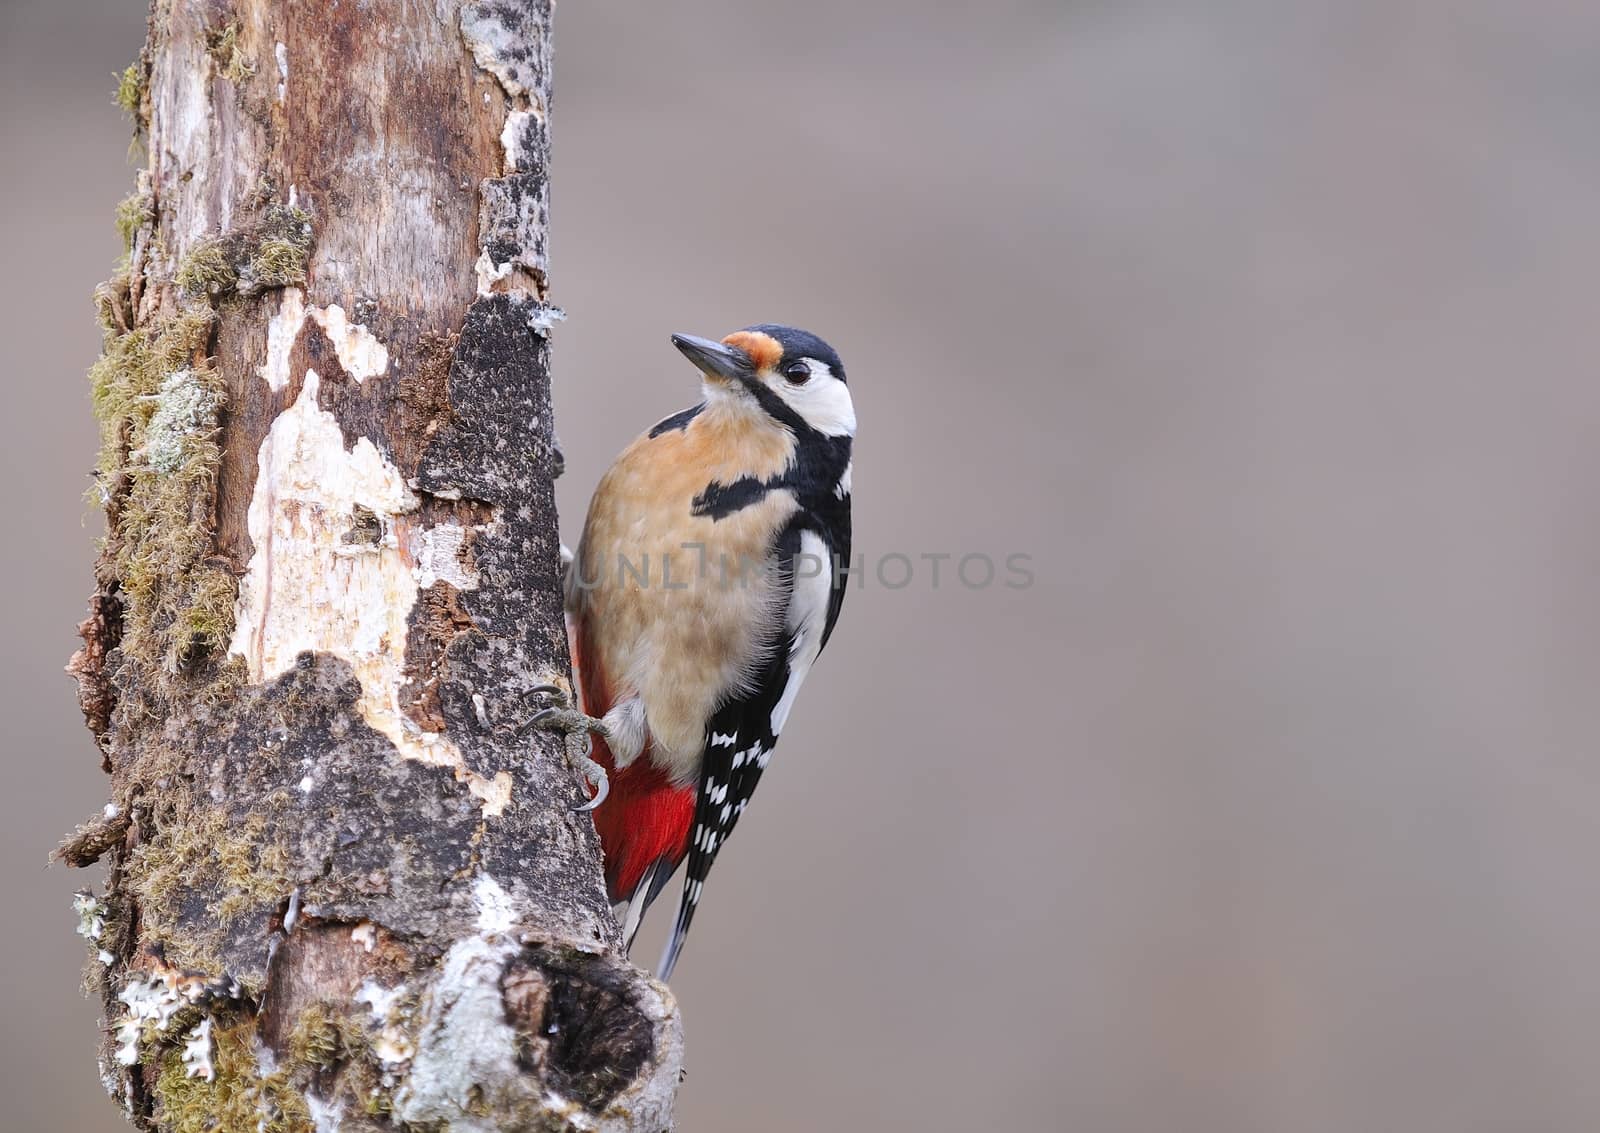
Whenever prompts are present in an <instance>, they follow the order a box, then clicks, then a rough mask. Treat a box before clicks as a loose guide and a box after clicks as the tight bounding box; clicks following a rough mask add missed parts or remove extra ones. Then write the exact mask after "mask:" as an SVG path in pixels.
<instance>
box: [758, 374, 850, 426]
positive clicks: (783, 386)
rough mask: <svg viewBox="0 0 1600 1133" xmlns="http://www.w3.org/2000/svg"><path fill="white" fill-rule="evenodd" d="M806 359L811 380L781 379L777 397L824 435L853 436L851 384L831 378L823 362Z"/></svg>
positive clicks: (831, 375) (832, 376)
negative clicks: (796, 382) (789, 381)
mask: <svg viewBox="0 0 1600 1133" xmlns="http://www.w3.org/2000/svg"><path fill="white" fill-rule="evenodd" d="M805 361H806V364H807V365H808V366H810V367H811V380H810V381H809V382H806V383H805V384H804V385H799V386H796V385H790V384H789V383H788V382H784V381H781V380H780V381H779V382H778V383H777V384H778V387H779V389H778V393H779V396H780V397H782V398H783V400H784V401H786V402H788V403H789V406H790V408H792V409H793V410H794V411H795V412H796V413H798V414H800V416H801V417H802V418H803V419H804V420H805V423H806V424H807V425H810V426H811V427H812V428H813V429H815V430H816V431H817V432H819V433H821V434H822V435H823V436H826V437H853V436H855V435H856V407H855V404H854V403H853V402H852V401H851V400H850V387H849V386H847V385H845V384H844V382H842V381H840V380H839V379H838V378H836V377H834V375H833V371H832V370H831V369H829V367H828V364H827V363H826V362H818V361H817V360H816V359H815V358H807V359H806V360H805Z"/></svg>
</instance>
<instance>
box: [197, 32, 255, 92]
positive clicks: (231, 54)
mask: <svg viewBox="0 0 1600 1133" xmlns="http://www.w3.org/2000/svg"><path fill="white" fill-rule="evenodd" d="M240 30H241V25H240V23H239V21H238V20H230V21H229V22H228V23H226V24H224V25H222V27H220V28H213V29H211V30H210V31H208V32H206V54H207V55H209V56H211V58H212V61H213V62H215V63H216V65H217V71H218V73H219V74H221V75H222V77H223V78H225V79H227V80H228V81H229V82H230V83H242V82H244V81H245V80H246V79H248V78H249V77H250V76H251V75H253V74H255V73H256V68H255V64H254V63H252V62H250V59H249V58H248V57H247V56H246V55H245V53H244V51H243V50H242V49H241V48H240V47H239V32H240Z"/></svg>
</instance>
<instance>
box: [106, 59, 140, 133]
mask: <svg viewBox="0 0 1600 1133" xmlns="http://www.w3.org/2000/svg"><path fill="white" fill-rule="evenodd" d="M116 79H117V91H116V93H115V94H114V95H112V96H111V101H112V102H115V103H116V104H117V105H118V106H120V107H122V109H123V111H124V112H125V113H126V114H127V115H128V117H129V118H132V119H133V120H134V121H135V122H140V121H141V118H140V109H141V107H142V105H143V103H144V64H143V63H142V62H141V61H139V60H137V59H136V60H134V61H133V62H132V63H129V64H128V66H127V68H126V69H125V70H124V71H123V72H122V73H121V74H120V75H118V76H116Z"/></svg>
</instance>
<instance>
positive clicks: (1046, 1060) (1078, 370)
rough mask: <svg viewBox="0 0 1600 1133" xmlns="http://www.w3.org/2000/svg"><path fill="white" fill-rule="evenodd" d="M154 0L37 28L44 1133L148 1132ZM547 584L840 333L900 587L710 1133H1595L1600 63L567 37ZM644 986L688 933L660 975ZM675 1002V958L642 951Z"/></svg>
mask: <svg viewBox="0 0 1600 1133" xmlns="http://www.w3.org/2000/svg"><path fill="white" fill-rule="evenodd" d="M142 27H143V5H142V4H139V3H137V2H135V0H6V3H5V6H4V9H3V15H0V52H3V57H0V98H3V106H4V114H5V123H4V139H3V149H0V152H3V153H4V154H5V162H4V172H3V173H0V185H3V190H0V191H3V193H4V197H5V199H4V207H3V209H0V247H3V249H4V257H5V261H6V264H5V268H6V270H5V271H4V272H3V273H0V320H3V327H0V331H3V342H4V344H5V350H4V359H5V361H4V371H5V376H6V381H7V383H8V385H9V389H10V395H11V401H10V405H11V407H12V411H11V412H10V413H9V414H7V415H6V419H5V437H4V441H3V444H0V474H3V475H4V479H5V483H6V484H7V485H8V486H9V488H10V490H9V492H8V493H7V509H6V518H7V528H6V540H5V541H6V556H5V561H6V571H7V578H6V586H5V589H4V594H5V595H6V597H7V600H8V608H9V616H8V617H7V619H6V621H7V627H8V647H7V648H6V649H5V651H4V664H5V670H4V681H3V683H0V704H3V707H4V709H5V722H6V731H7V740H8V742H7V743H6V745H5V757H4V758H5V771H6V779H5V782H6V783H7V785H8V787H7V790H6V792H5V795H4V799H3V802H0V806H3V807H4V808H5V817H4V820H3V821H0V846H3V851H4V856H5V861H4V870H5V874H4V896H5V898H6V906H5V908H6V918H5V920H6V925H5V931H4V934H3V937H0V939H3V941H4V945H3V947H4V953H3V955H4V959H5V964H4V969H3V970H4V973H5V974H4V978H3V986H0V1012H3V1016H4V1019H5V1021H6V1024H7V1025H6V1026H5V1027H4V1028H0V1096H3V1097H4V1098H5V1106H4V1108H5V1110H6V1116H5V1118H4V1119H3V1120H0V1124H4V1125H5V1126H6V1127H7V1128H11V1129H17V1130H30V1131H73V1133H76V1131H88V1133H92V1131H96V1130H112V1129H115V1128H117V1127H118V1124H117V1121H116V1118H115V1113H114V1110H113V1109H112V1107H111V1105H110V1104H109V1103H108V1102H107V1101H106V1100H105V1099H104V1098H103V1097H102V1096H101V1095H100V1090H99V1086H98V1084H97V1082H96V1079H95V1074H94V1069H93V1066H92V1062H91V1050H92V1048H93V1045H94V1038H93V1034H92V1029H93V1026H94V1012H93V1010H92V1008H91V1007H90V1005H89V1004H87V1003H86V1002H84V1001H83V1000H82V999H80V998H78V997H77V995H76V993H75V991H74V987H75V983H76V978H77V970H78V966H79V962H80V960H81V958H82V951H81V948H80V947H79V941H78V940H77V938H75V937H74V936H73V935H72V918H71V915H70V912H69V909H68V895H69V893H70V892H71V890H72V889H73V888H74V887H76V886H77V885H80V884H82V883H83V881H84V880H85V879H84V878H83V877H81V876H74V875H71V874H69V873H68V872H67V871H65V870H62V869H54V870H49V871H47V870H45V868H44V866H43V862H44V857H45V853H46V851H47V850H48V848H49V847H50V846H51V845H52V844H53V843H54V841H55V839H56V838H57V836H58V835H59V834H60V833H61V832H63V831H65V830H66V829H68V828H69V827H70V825H71V824H72V823H73V822H74V821H75V820H77V819H79V818H81V817H83V816H84V815H86V814H88V813H89V812H91V811H93V810H95V809H96V808H97V807H98V806H99V804H100V802H101V801H102V799H103V783H102V779H101V775H100V773H99V771H98V770H97V768H96V760H95V756H94V753H93V750H92V748H91V745H90V741H89V737H88V735H87V733H86V732H85V731H84V730H83V728H82V727H81V725H80V724H79V722H78V718H77V711H76V709H75V707H74V704H73V696H72V689H71V686H70V684H69V682H68V681H67V679H66V678H65V677H63V676H62V675H61V674H60V671H59V670H60V665H61V664H62V662H64V661H65V659H66V657H67V655H68V653H69V652H70V651H71V649H72V647H73V638H72V627H73V625H74V623H75V622H76V621H77V620H78V618H79V617H80V616H81V610H82V600H83V597H84V595H85V594H87V592H88V590H89V562H90V543H91V539H92V538H93V535H94V533H95V529H96V525H97V522H98V521H97V520H96V519H95V518H94V517H93V516H90V515H87V514H86V512H85V509H84V508H83V506H82V505H81V503H80V494H81V492H82V491H83V489H84V486H85V484H86V473H87V471H88V469H89V467H90V464H91V459H92V455H91V454H92V449H93V437H92V428H91V422H90V417H89V411H88V406H87V398H86V395H85V386H84V381H83V376H82V375H83V370H84V369H85V367H86V366H87V365H88V363H89V362H90V360H91V358H92V357H93V355H94V353H95V350H96V334H95V330H94V326H93V322H92V319H91V315H90V305H89V300H88V297H89V293H90V290H91V288H92V287H93V285H94V284H95V282H96V281H98V280H99V279H101V278H102V277H103V276H104V275H105V273H106V271H107V268H108V266H109V264H110V263H111V261H112V260H113V258H114V257H115V255H116V252H117V247H116V238H115V235H114V233H113V231H112V227H111V208H112V205H113V203H114V202H115V201H116V200H117V199H118V198H119V197H121V196H122V195H123V194H124V193H125V192H126V191H127V188H128V186H129V184H130V181H131V176H132V174H131V171H130V170H129V168H128V167H127V165H126V164H125V162H124V152H125V150H126V147H127V130H126V128H125V126H124V124H123V123H122V122H121V121H120V120H119V115H118V113H117V112H116V111H115V110H114V109H113V108H112V107H111V106H110V105H109V101H108V93H109V90H110V87H111V85H112V79H111V75H112V72H113V71H114V70H116V69H119V68H120V67H122V66H123V65H124V64H125V63H126V62H127V61H128V60H129V59H130V58H132V57H133V55H134V53H135V52H136V51H137V49H138V46H139V42H140V39H141V36H142V34H143V33H142ZM557 32H558V43H557V55H558V72H557V90H558V94H557V108H556V111H557V117H556V139H557V149H556V163H557V164H556V170H555V186H556V188H555V220H554V223H555V230H554V237H553V247H554V255H555V282H556V296H557V299H558V300H559V301H560V302H561V303H562V304H563V305H564V306H565V307H566V308H567V310H568V311H569V312H570V314H571V318H570V320H569V322H568V323H567V324H566V325H565V326H564V327H562V328H561V330H560V332H559V335H558V338H557V340H556V343H557V347H556V349H557V353H556V358H557V363H558V379H559V387H558V403H559V408H560V411H561V417H560V426H559V427H560V431H561V434H562V437H563V439H564V441H565V443H566V448H567V453H568V456H569V465H570V472H569V474H568V477H567V479H566V480H564V481H563V482H562V485H561V501H562V505H563V509H564V512H565V514H566V516H567V521H566V528H567V532H568V537H569V539H571V538H572V537H574V536H575V535H576V530H577V527H578V524H579V522H580V516H581V510H582V507H583V504H584V502H585V500H586V498H587V493H588V491H589V489H590V488H591V486H592V485H593V484H594V482H595V480H596V479H597V478H598V476H599V474H600V472H601V470H602V468H603V467H604V465H605V463H606V462H607V461H608V460H609V459H610V457H611V456H612V454H614V453H615V452H616V451H617V450H618V449H619V448H620V447H621V446H622V445H623V444H624V443H625V441H626V440H627V439H628V438H629V437H631V436H632V435H633V434H634V433H635V432H637V431H638V430H639V429H641V428H642V427H644V426H646V425H648V424H649V423H651V422H653V421H654V420H655V419H656V418H657V417H659V416H661V415H663V414H665V413H667V412H669V411H671V410H674V409H677V408H680V407H682V406H684V405H687V404H689V403H690V402H691V400H692V399H693V394H694V378H693V375H692V373H691V372H690V371H689V369H688V367H687V366H686V365H685V364H684V363H683V361H682V360H681V359H679V358H678V357H677V356H676V354H675V353H674V352H673V351H672V349H671V348H670V347H669V345H668V343H667V335H668V333H669V332H671V331H678V330H682V331H691V332H695V333H699V334H705V335H720V334H723V333H725V332H727V331H729V330H732V329H734V328H736V327H738V326H740V325H743V324H745V323H748V322H754V321H763V320H776V321H785V322H793V323H797V324H800V325H803V326H807V327H810V328H811V329H814V330H816V331H818V332H820V333H821V334H823V335H824V336H825V337H827V338H829V339H830V340H831V341H832V342H833V343H834V344H835V345H836V346H837V347H838V348H839V350H840V352H841V353H842V354H843V356H844V358H845V360H846V362H847V364H848V366H849V369H850V373H851V377H852V388H853V390H854V391H855V395H856V399H857V405H858V409H859V413H860V417H861V422H862V428H861V437H860V443H859V450H858V458H857V466H858V467H857V470H856V477H855V479H856V518H857V524H858V541H859V545H860V547H861V548H862V549H863V550H865V551H866V552H867V553H868V554H869V555H871V556H874V557H875V556H878V555H882V554H885V553H890V552H902V553H906V554H909V555H912V556H917V555H920V554H922V553H925V552H927V553H936V552H952V553H956V554H961V553H966V552H983V553H987V554H990V555H993V556H996V557H999V556H1003V555H1004V554H1007V553H1010V552H1024V553H1028V554H1031V555H1032V556H1033V561H1034V566H1035V570H1036V574H1037V582H1036V584H1035V585H1034V586H1033V587H1032V588H1031V589H1027V590H1020V591H1012V590H1005V589H1002V588H999V587H994V588H991V589H988V590H983V591H973V590H967V589H963V588H962V587H961V586H960V585H959V584H955V585H953V584H952V583H951V581H950V579H949V577H948V571H949V569H950V568H949V566H948V565H947V566H946V568H945V569H946V577H945V578H943V579H942V580H941V581H942V583H943V584H942V585H941V586H940V587H939V588H938V589H934V588H933V587H932V586H931V580H930V578H929V576H928V574H927V573H926V572H927V566H928V564H926V563H922V564H919V565H920V566H921V567H922V571H921V573H919V575H918V577H917V578H916V580H915V581H914V583H913V584H912V585H911V586H909V587H907V588H905V589H904V590H900V591H890V590H887V589H885V588H884V587H882V586H880V585H878V584H877V582H876V580H874V579H871V578H869V580H868V585H867V587H866V588H865V589H863V590H861V591H859V592H857V593H854V594H853V595H852V596H851V597H850V599H849V601H848V602H847V603H846V607H845V613H844V618H843V622H842V624H841V628H840V630H839V632H838V634H837V635H836V636H835V638H834V641H833V644H832V646H831V647H830V650H829V653H828V655H827V656H826V657H825V658H824V660H823V662H822V664H821V665H820V666H819V668H818V670H817V671H816V674H815V675H814V676H813V678H812V680H811V682H810V684H809V686H808V688H807V690H806V693H805V695H804V696H803V697H802V698H801V703H800V707H799V709H798V711H797V712H796V714H795V718H794V720H793V723H792V725H791V728H790V731H789V734H788V735H786V736H785V739H784V743H783V746H782V747H781V748H780V749H779V755H778V758H777V760H776V761H775V763H774V765H773V771H772V773H771V775H770V777H769V779H768V782H767V784H766V785H765V786H764V787H763V789H762V792H761V795H760V796H759V798H758V801H757V803H756V805H755V808H754V811H753V813H752V815H751V817H750V818H749V819H748V820H747V821H746V823H745V824H744V825H742V826H741V827H740V833H739V836H738V838H737V839H736V840H735V844H734V848H733V849H732V850H730V851H729V852H728V853H727V854H726V855H724V857H723V859H722V861H721V863H720V864H719V865H718V867H717V870H716V873H715V874H714V876H713V879H712V882H711V885H710V886H709V892H708V896H707V899H706V902H705V904H704V905H703V906H702V911H701V913H700V916H699V918H698V920H697V921H696V929H695V933H694V935H693V937H692V938H691V942H690V945H689V949H688V952H687V955H686V959H685V961H684V963H683V966H682V968H681V969H680V974H679V978H678V980H677V981H676V989H677V991H678V993H679V995H680V997H681V999H682V1001H683V1007H684V1011H685V1014H686V1018H687V1025H688V1034H689V1043H690V1047H689V1050H690V1056H689V1065H690V1077H689V1080H688V1084H687V1085H686V1086H685V1087H684V1090H683V1094H682V1107H681V1115H682V1122H681V1125H682V1128H683V1129H685V1130H687V1131H690V1133H720V1131H728V1133H734V1131H747V1130H760V1131H763V1133H767V1131H771V1133H789V1131H793V1133H802V1131H804V1133H812V1131H816V1130H843V1131H856V1130H861V1131H878V1130H885V1129H896V1130H898V1129H906V1130H918V1131H935V1133H961V1131H968V1130H979V1129H990V1128H995V1129H999V1128H1004V1129H1011V1130H1043V1131H1052V1130H1062V1131H1065V1130H1072V1131H1074V1133H1077V1131H1087V1133H1101V1131H1106V1133H1112V1131H1121V1130H1129V1131H1139V1133H1145V1131H1157V1130H1175V1131H1176V1130H1181V1131H1186V1133H1187V1131H1207V1133H1209V1131H1216V1133H1247V1131H1261V1133H1285V1131H1290V1133H1349V1131H1351V1130H1405V1131H1407V1133H1431V1131H1438V1133H1465V1131H1478V1130H1482V1131H1491V1130H1494V1131H1498V1130H1516V1131H1519V1133H1520V1131H1545V1130H1549V1131H1563V1133H1565V1131H1572V1133H1580V1131H1588V1130H1593V1129H1595V1128H1597V1127H1600V1072H1597V1059H1600V1054H1597V1051H1600V963H1597V956H1600V867H1597V857H1600V762H1597V754H1600V753H1597V750H1596V739H1597V737H1600V709H1597V707H1596V705H1597V703H1600V701H1597V697H1596V678H1597V676H1600V606H1597V604H1596V601H1595V584H1596V574H1597V571H1600V527H1597V522H1596V508H1595V505H1594V497H1595V486H1596V482H1597V473H1600V450H1597V446H1596V440H1595V437H1596V429H1597V424H1600V382H1597V381H1596V376H1597V375H1596V367H1595V359H1596V349H1597V345H1600V337H1597V321H1596V315H1597V311H1596V304H1597V296H1600V286H1597V284H1600V279H1597V275H1600V267H1597V265H1600V208H1597V204H1596V202H1597V198H1600V145H1597V133H1596V121H1597V116H1600V9H1597V8H1596V7H1595V5H1593V4H1591V3H1584V2H1582V0H1524V2H1523V3H1519V4H1507V3H1493V2H1490V0H1450V2H1446V0H1435V2H1407V0H1255V2H1250V0H1228V2H1215V3H1206V4H1200V3H1194V2H1192V0H1144V2H1124V3H1107V2H1104V0H1100V2H1089V0H1085V2H1082V3H1063V2H1054V3H1052V2H1048V0H1033V2H1027V0H1002V2H990V3H983V4H979V3H976V2H970V3H965V4H961V3H953V2H947V3H928V2H914V0H894V2H888V3H863V2H861V0H813V2H811V3H807V4H777V3H766V4H753V3H736V2H734V0H724V2H722V3H716V2H714V0H678V2H675V3H670V4H652V5H644V4H634V5H619V4H585V3H580V2H577V0H568V2H567V3H566V4H565V5H564V6H563V7H562V9H561V11H560V14H559V17H558V23H557ZM656 927H657V929H659V926H656ZM647 945H648V946H647V947H646V948H645V949H644V950H643V952H644V955H645V956H646V958H647V959H648V958H653V956H654V949H655V934H654V933H652V934H651V938H650V940H649V941H648V942H647Z"/></svg>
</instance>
